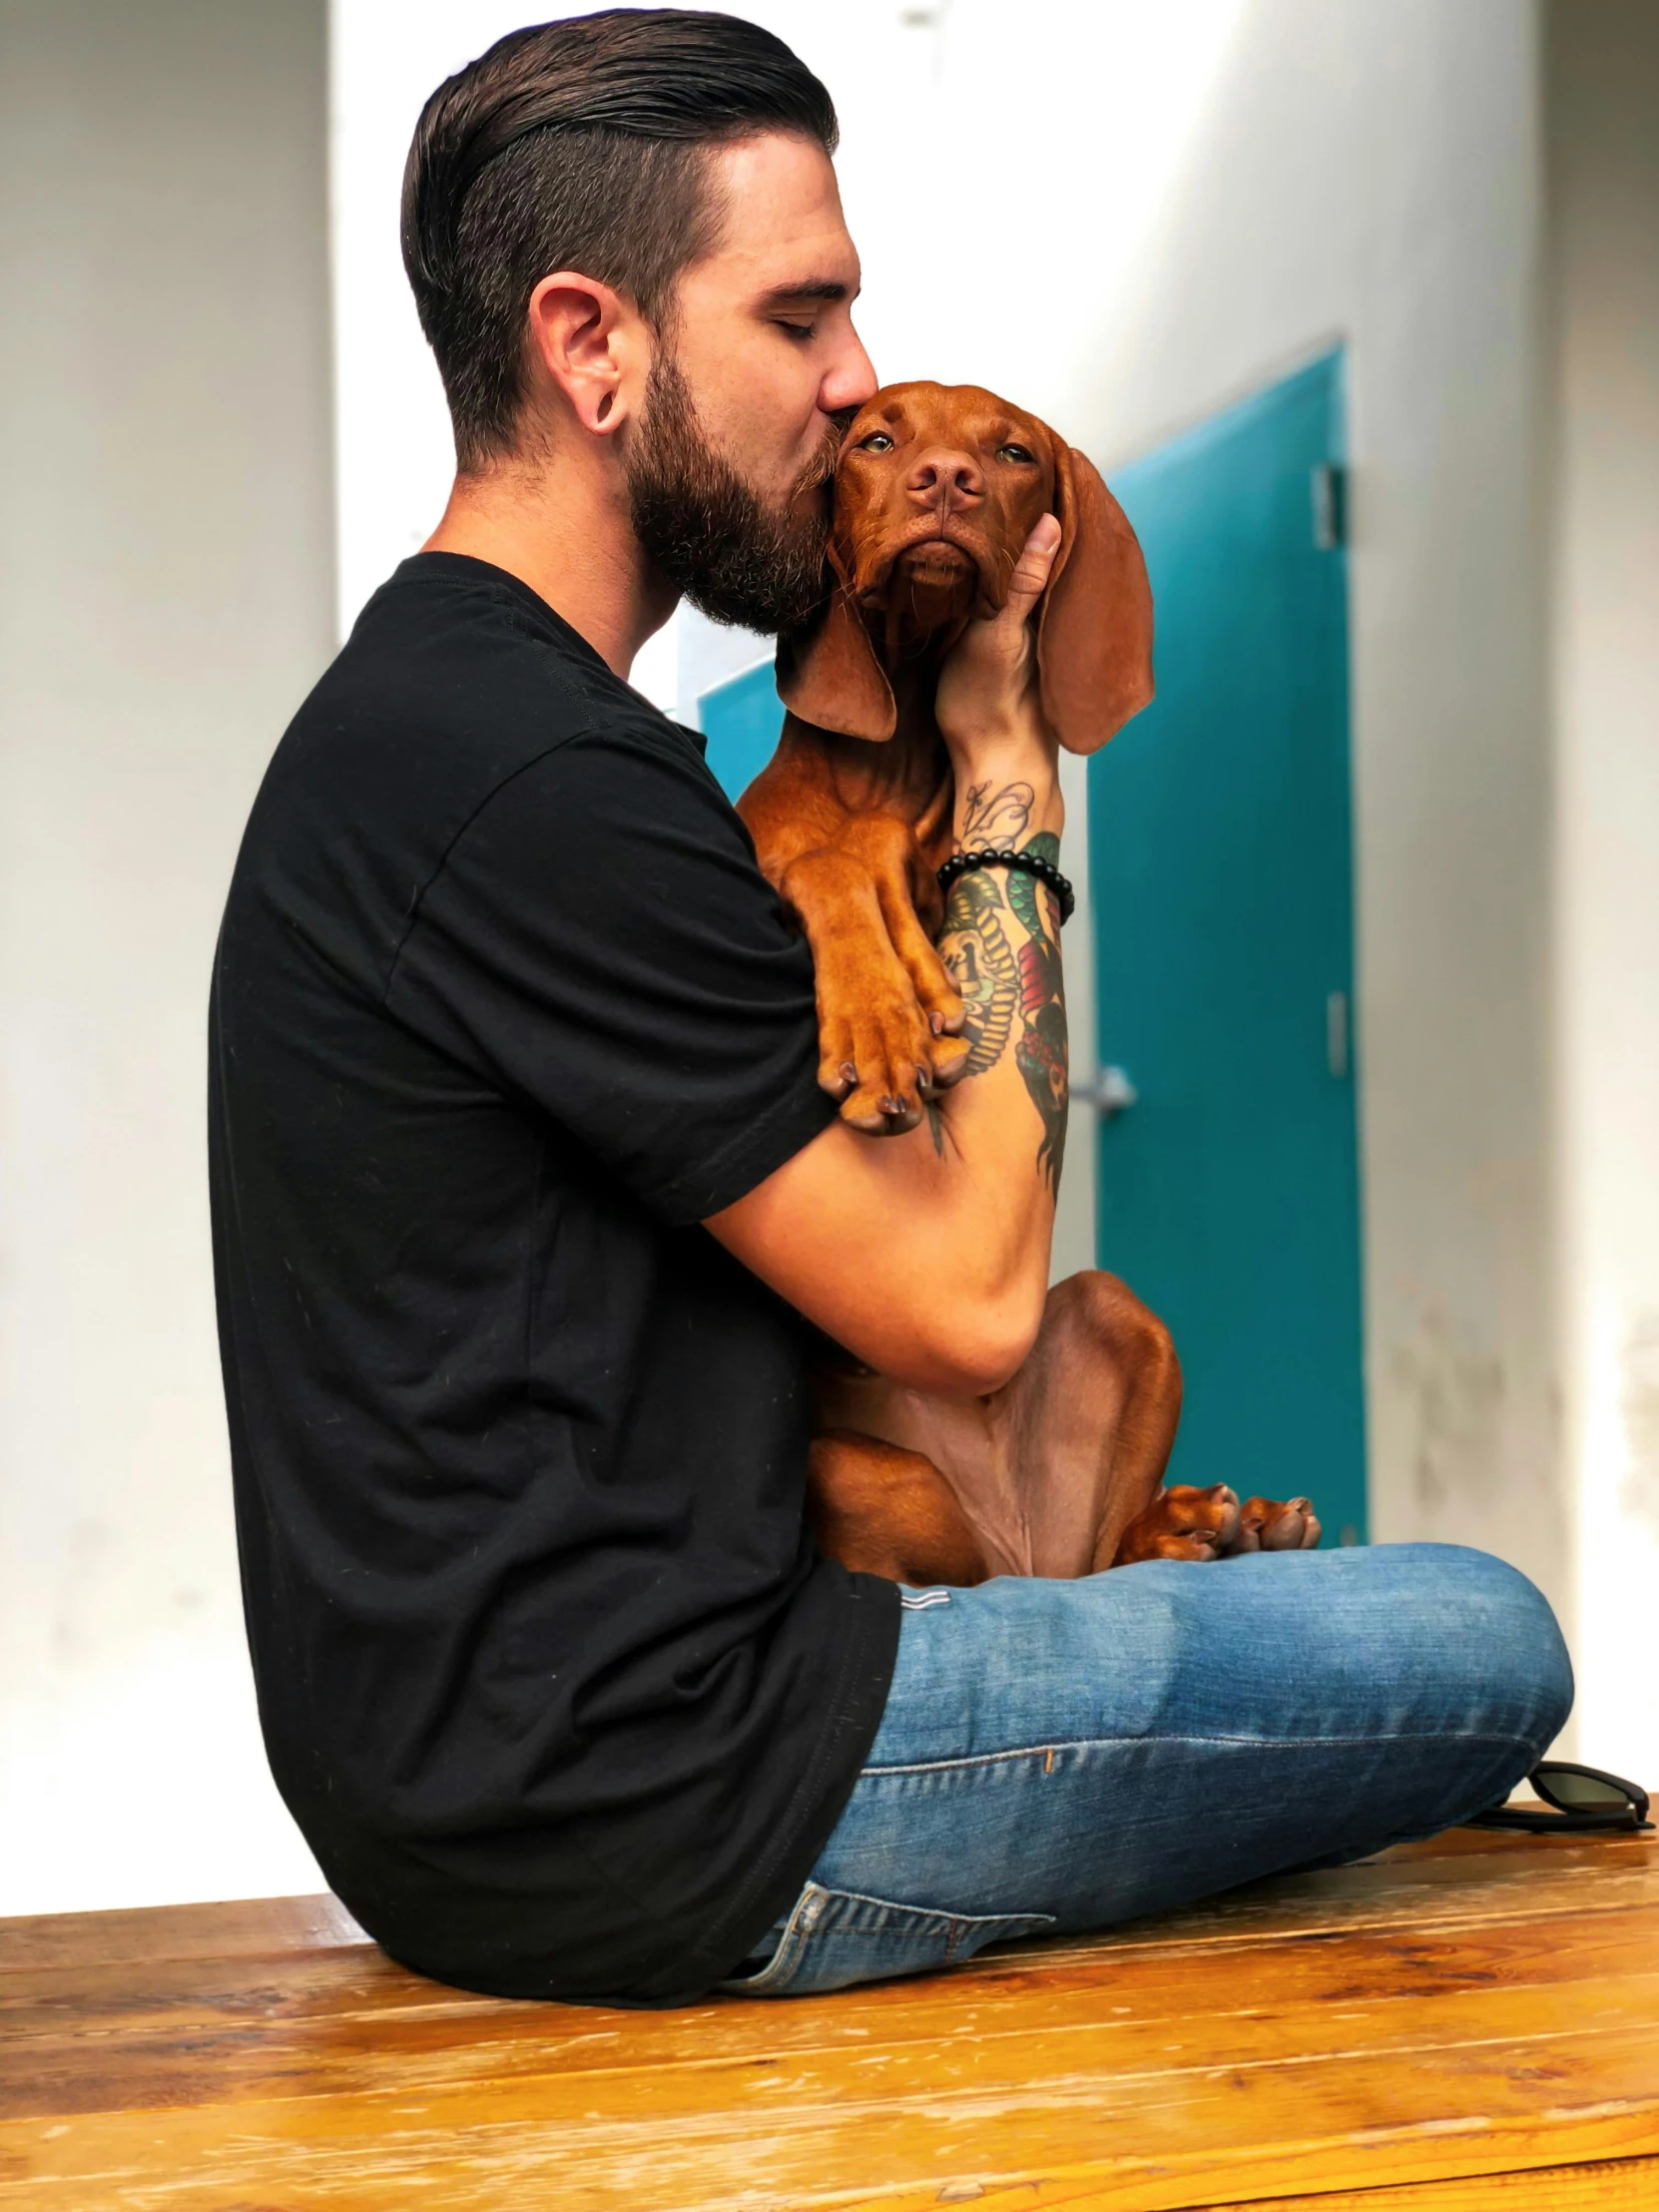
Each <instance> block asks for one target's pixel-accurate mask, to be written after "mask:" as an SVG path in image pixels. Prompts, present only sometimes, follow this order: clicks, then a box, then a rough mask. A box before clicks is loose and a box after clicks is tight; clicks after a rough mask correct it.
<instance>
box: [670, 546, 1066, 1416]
mask: <svg viewBox="0 0 1659 2212" xmlns="http://www.w3.org/2000/svg"><path fill="white" fill-rule="evenodd" d="M1058 537H1059V532H1058V527H1057V525H1051V526H1050V528H1049V529H1048V530H1045V529H1044V528H1043V526H1042V525H1039V526H1038V530H1037V531H1036V532H1034V533H1033V537H1032V541H1031V544H1030V545H1029V546H1028V547H1027V548H1026V552H1025V555H1024V556H1023V557H1022V560H1021V563H1020V566H1019V568H1018V569H1017V570H1016V572H1015V587H1014V589H1013V590H1012V591H1011V592H1010V595H1009V604H1008V607H1007V609H1005V610H1004V613H1003V614H1002V615H1001V616H998V617H997V618H996V619H995V620H994V621H992V622H985V623H978V624H975V625H973V626H972V628H971V630H970V632H969V634H968V636H967V637H966V638H964V640H963V643H962V646H961V647H959V648H958V650H957V654H956V655H955V656H954V657H953V660H952V663H951V666H950V668H949V669H948V670H947V672H946V677H945V679H944V680H943V681H942V682H941V685H940V693H939V720H940V727H941V729H942V730H943V731H944V734H945V738H946V741H947V743H948V744H949V745H950V748H951V753H952V759H953V765H954V767H955V772H956V834H957V842H958V844H959V845H964V844H965V845H972V846H974V847H984V846H990V847H995V848H997V849H1001V850H1024V849H1032V850H1036V851H1039V852H1043V853H1046V854H1047V855H1048V856H1050V857H1053V856H1055V855H1057V853H1058V850H1059V836H1060V830H1061V828H1062V824H1063V810H1062V806H1061V801H1060V794H1059V783H1058V777H1057V774H1056V769H1055V746H1054V741H1053V738H1052V735H1051V734H1050V733H1049V732H1048V731H1047V730H1046V728H1045V727H1044V726H1043V723H1042V720H1041V716H1040V712H1039V710H1038V707H1037V699H1036V686H1035V682H1034V669H1033V665H1032V664H1033V660H1034V655H1033V652H1032V647H1031V640H1030V632H1029V627H1028V622H1027V617H1028V615H1029V611H1030V609H1031V607H1032V605H1033V604H1034V602H1035V599H1036V597H1037V595H1038V593H1040V591H1041V589H1042V586H1043V583H1044V582H1045V581H1046V579H1047V574H1048V569H1049V566H1050V565H1051V563H1052V559H1053V548H1054V545H1055V544H1057V543H1058ZM940 945H941V950H942V951H943V953H944V955H945V959H946V961H947V963H948V964H949V966H950V968H951V970H952V973H953V975H954V977H955V980H956V984H957V988H958V989H959V990H960V991H961V992H962V995H963V997H964V999H965V1000H966V1001H967V1007H968V1014H967V1027H966V1034H967V1036H968V1038H969V1041H970V1046H971V1050H970V1053H969V1059H968V1071H967V1073H966V1074H965V1075H964V1076H963V1078H962V1080H961V1081H960V1082H959V1083H958V1084H957V1085H956V1086H955V1087H954V1088H953V1089H952V1090H950V1091H948V1092H946V1093H945V1094H944V1095H943V1096H942V1097H941V1098H940V1099H939V1100H938V1101H937V1102H936V1103H935V1104H934V1106H933V1107H932V1108H931V1110H930V1112H929V1114H928V1117H927V1120H926V1122H924V1124H923V1125H922V1127H920V1128H919V1129H915V1130H912V1131H910V1132H909V1133H908V1134H907V1135H905V1136H902V1137H884V1138H876V1139H872V1138H869V1137H865V1136H860V1135H859V1134H857V1133H856V1132H855V1131H853V1130H851V1129H848V1128H847V1127H846V1125H845V1124H844V1123H841V1122H834V1123H832V1124H831V1125H830V1127H829V1128H828V1129H827V1130H825V1131H824V1133H823V1135H822V1136H820V1137H818V1138H817V1139H816V1140H815V1141H814V1142H813V1143H812V1144H810V1145H808V1146H807V1147H806V1149H805V1150H804V1151H802V1152H800V1153H798V1154H797V1155H796V1157H795V1158H794V1159H793V1160H789V1161H787V1162H786V1163H785V1165H784V1166H783V1167H781V1168H779V1169H778V1170H777V1171H776V1173H774V1174H773V1175H771V1176H769V1177H768V1178H767V1180H766V1182H764V1183H763V1184H761V1185H760V1186H759V1187H758V1188H757V1189H756V1190H754V1191H751V1192H750V1193H749V1194H748V1196H747V1197H745V1198H742V1199H740V1200H739V1201H738V1203H737V1204H736V1205H735V1206H730V1207H728V1208H727V1209H726V1210H725V1211H724V1212H723V1213H720V1214H717V1215H715V1216H714V1217H713V1218H712V1219H711V1220H710V1222H709V1223H708V1227H709V1229H710V1230H711V1231H712V1232H713V1234H714V1235H715V1236H716V1237H718V1238H719V1239H720V1241H721V1243H722V1244H724V1245H725V1246H726V1247H727V1248H728V1250H729V1251H731V1252H732V1253H734V1254H735V1255H736V1257H737V1258H738V1259H740V1260H742V1261H743V1262H744V1264H745V1265H746V1266H747V1267H749V1268H751V1269H753V1271H754V1272H755V1273H756V1274H757V1275H759V1276H760V1277H761V1278H762V1279H763V1280H764V1281H766V1282H767V1283H770V1284H771V1285H772V1287H773V1288H774V1289H775V1290H776V1291H778V1292H779V1293H780V1295H781V1296H782V1297H784V1298H786V1299H788V1301H789V1302H790V1304H791V1305H792V1306H795V1307H796V1308H798V1309H799V1310H800V1311H801V1312H802V1313H804V1314H806V1315H807V1316H808V1318H809V1319H810V1320H812V1321H814V1322H816V1323H817V1324H818V1325H819V1327H820V1328H822V1329H824V1330H826V1331H827V1332H828V1333H829V1335H830V1336H831V1337H833V1338H834V1339H835V1341H836V1342H837V1343H838V1344H842V1345H844V1346H845V1347H846V1349H847V1350H848V1351H849V1352H851V1353H853V1354H855V1355H856V1357H857V1358H859V1359H861V1360H863V1361H865V1362H867V1363H868V1365H869V1366H871V1367H872V1368H876V1369H878V1370H879V1371H880V1372H881V1373H882V1374H883V1375H888V1376H891V1377H892V1378H893V1379H894V1380H895V1381H898V1382H901V1383H910V1384H911V1385H913V1386H914V1387H916V1388H920V1389H927V1390H934V1391H942V1392H945V1393H946V1394H950V1395H959V1396H968V1395H974V1394H977V1393H979V1392H982V1391H986V1390H991V1389H994V1388H996V1387H998V1386H999V1385H1000V1384H1001V1383H1004V1382H1006V1381H1007V1380H1008V1378H1009V1377H1010V1376H1011V1375H1012V1374H1013V1373H1014V1372H1015V1371H1016V1370H1017V1369H1018V1368H1019V1366H1020V1365H1021V1364H1022V1362H1023V1361H1024V1359H1025V1356H1026V1353H1027V1352H1028V1351H1029V1350H1030V1347H1031V1343H1032V1341H1033V1339H1034V1338H1035V1336H1036V1333H1037V1328H1038V1324H1039V1323H1040V1321H1041V1318H1042V1309H1043V1299H1044V1296H1045V1293H1046V1289H1047V1282H1048V1256H1049V1245H1050V1242H1051V1239H1052V1236H1053V1228H1054V1191H1055V1186H1056V1184H1057V1181H1058V1177H1059V1168H1060V1151H1061V1147H1062V1144H1063V1142H1064V1131H1065V1096H1066V1093H1065V1081H1066V1076H1065V996H1064V988H1063V979H1062V971H1061V964H1060V952H1059V930H1058V916H1057V914H1056V912H1055V909H1054V903H1053V900H1052V897H1051V895H1050V894H1049V893H1048V891H1047V890H1045V889H1043V888H1041V887H1040V886H1039V885H1038V884H1037V883H1036V882H1035V881H1034V880H1033V879H1032V878H1031V877H1030V876H1028V875H1024V874H1019V873H1016V872H1015V871H1013V870H1009V869H1002V868H987V869H983V870H981V871H979V872H977V873H974V874H969V875H964V876H962V877H960V878H959V879H958V880H957V882H956V883H955V884H953V885H952V887H951V892H950V896H949V899H948V901H947V904H946V912H945V923H944V929H943V932H942V935H941V939H940Z"/></svg>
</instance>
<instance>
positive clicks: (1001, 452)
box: [996, 445, 1036, 462]
mask: <svg viewBox="0 0 1659 2212" xmlns="http://www.w3.org/2000/svg"><path fill="white" fill-rule="evenodd" d="M996 457H997V459H998V460H999V461H1026V462H1030V461H1034V460H1035V459H1036V455H1035V454H1034V453H1028V452H1027V451H1026V450H1025V447H1024V446H1023V445H999V446H998V447H997V449H996Z"/></svg>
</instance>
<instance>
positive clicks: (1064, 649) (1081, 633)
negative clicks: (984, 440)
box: [1037, 438, 1152, 753]
mask: <svg viewBox="0 0 1659 2212" xmlns="http://www.w3.org/2000/svg"><path fill="white" fill-rule="evenodd" d="M1054 503H1055V510H1056V512H1057V514H1058V516H1059V521H1060V532H1061V535H1060V550H1059V552H1058V553H1057V554H1056V555H1055V558H1054V570H1053V574H1052V575H1051V576H1050V578H1049V581H1048V589H1047V591H1046V592H1045V593H1044V594H1043V603H1042V608H1041V610H1040V612H1039V614H1038V617H1037V666H1038V669H1039V671H1040V672H1041V677H1042V699H1043V711H1044V713H1045V714H1046V715H1047V716H1048V719H1049V721H1050V722H1051V723H1052V724H1053V726H1054V728H1055V730H1056V731H1057V732H1058V734H1059V739H1060V743H1061V744H1062V745H1063V746H1064V747H1065V749H1066V751H1067V752H1068V753H1094V752H1096V751H1098V749H1099V748H1100V747H1101V746H1103V745H1104V744H1105V743H1106V741H1107V739H1108V738H1110V737H1113V736H1115V735H1116V733H1117V732H1118V731H1119V730H1121V729H1122V727H1123V725H1124V724H1125V723H1126V722H1127V721H1128V720H1129V717H1130V716H1131V715H1133V714H1138V713H1139V712H1140V710H1141V709H1142V708H1143V707H1144V706H1145V705H1146V703H1147V701H1148V700H1149V699H1150V698H1151V697H1152V589H1151V586H1150V585H1149V584H1148V583H1147V580H1146V563H1145V561H1144V560H1143V559H1142V558H1141V548H1140V544H1139V541H1138V540H1137V539H1136V536H1135V533H1134V531H1133V530H1131V529H1130V527H1129V518H1128V516H1127V515H1126V514H1125V513H1124V511H1123V509H1122V508H1121V507H1120V506H1119V505H1118V503H1117V501H1116V500H1115V499H1114V498H1113V497H1112V495H1111V493H1110V492H1109V491H1108V490H1107V489H1106V486H1105V484H1104V482H1103V481H1102V479H1101V474H1100V471H1099V469H1097V468H1096V467H1095V465H1094V463H1093V461H1091V460H1090V459H1089V457H1088V455H1087V454H1086V453H1079V452H1078V451H1077V449H1076V448H1075V447H1074V446H1069V445H1066V444H1065V443H1064V442H1063V441H1062V440H1061V439H1060V438H1056V439H1055V440H1054Z"/></svg>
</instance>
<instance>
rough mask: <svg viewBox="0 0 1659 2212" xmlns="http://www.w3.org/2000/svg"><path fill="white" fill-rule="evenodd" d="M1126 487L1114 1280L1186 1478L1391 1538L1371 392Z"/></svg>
mask: <svg viewBox="0 0 1659 2212" xmlns="http://www.w3.org/2000/svg"><path fill="white" fill-rule="evenodd" d="M1342 368H1343V363H1342V355H1341V353H1340V352H1335V353H1332V354H1329V355H1327V356H1326V357H1325V358H1323V359H1321V360H1318V361H1315V362H1314V363H1312V364H1311V365H1310V366H1309V367H1307V368H1305V369H1302V370H1300V371H1299V372H1298V373H1297V374H1295V375H1293V376H1290V377H1287V378H1286V379H1284V380H1283V381H1282V382H1280V383H1276V384H1275V385H1273V386H1272V387H1271V388H1270V389H1268V390H1266V391H1263V392H1259V393H1257V394H1255V395H1254V396H1253V397H1251V398H1249V399H1247V400H1245V401H1243V402H1242V403H1240V404H1239V405H1236V406H1232V407H1229V408H1227V409H1226V410H1225V411H1224V412H1222V413H1220V414H1218V415H1216V416H1214V417H1213V418H1212V419H1211V420H1209V421H1207V422H1205V423H1204V424H1202V425H1201V426H1200V427H1199V428H1197V429H1195V430H1192V431H1190V432H1188V433H1186V434H1185V435H1183V436H1181V437H1179V438H1176V439H1174V440H1172V441H1171V442H1170V443H1169V444H1167V445H1164V446H1162V447H1160V448H1159V449H1158V450H1157V451H1155V452H1153V453H1150V454H1148V455H1146V456H1145V457H1144V458H1143V459H1141V460H1139V461H1137V462H1135V463H1134V464H1133V465H1131V466H1129V467H1127V468H1124V469H1122V470H1121V471H1119V472H1117V473H1116V474H1115V475H1114V477H1113V483H1112V488H1113V490H1114V491H1115V492H1116V494H1117V496H1118V498H1119V499H1120V500H1121V501H1122V503H1123V506H1124V508H1125V511H1126V512H1127V513H1128V515H1129V518H1130V520H1131V521H1132V522H1133V524H1134V526H1135V529H1136V532H1137V534H1138V535H1139V537H1140V541H1141V544H1142V547H1143V548H1144V550H1145V553H1146V559H1147V567H1148V570H1149V572H1150V574H1151V579H1152V592H1153V603H1154V607H1155V610H1156V622H1157V647H1156V668H1157V681H1158V696H1157V698H1156V700H1155V701H1154V703H1153V704H1152V706H1151V707H1149V708H1148V709H1147V710H1146V711H1145V713H1143V714H1141V715H1139V716H1137V718H1136V719H1135V720H1134V721H1133V722H1131V723H1130V724H1129V725H1128V727H1127V728H1126V729H1125V730H1123V731H1122V732H1121V733H1120V735H1119V736H1118V737H1117V738H1116V739H1114V741H1113V742H1112V744H1111V745H1110V746H1108V747H1107V748H1106V750H1105V751H1104V752H1103V753H1101V754H1100V755H1099V756H1097V757H1096V759H1095V760H1093V761H1092V762H1091V763H1090V768H1089V851H1090V882H1091V891H1092V898H1093V914H1094V937H1095V974H1096V992H1097V1001H1098V1003H1097V1021H1098V1030H1097V1034H1098V1036H1099V1039H1100V1059H1101V1062H1102V1065H1103V1070H1104V1073H1103V1077H1102V1082H1101V1084H1100V1086H1099V1130H1098V1137H1097V1144H1098V1155H1097V1171H1098V1183H1097V1190H1098V1194H1099V1195H1098V1226H1097V1248H1096V1249H1097V1255H1098V1259H1099V1264H1100V1265H1101V1266H1102V1267H1105V1268H1109V1269H1111V1270H1112V1272H1113V1273H1114V1274H1117V1275H1121V1276H1122V1277H1123V1278H1124V1279H1125V1280H1126V1281H1127V1282H1128V1283H1129V1284H1130V1285H1131V1287H1132V1288H1133V1289H1134V1290H1135V1291H1137V1292H1138V1293H1139V1294H1140V1296H1141V1297H1143V1298H1144V1299H1145V1300H1146V1302H1147V1303H1148V1305H1150V1306H1151V1307H1152V1308H1153V1309H1154V1310H1155V1311H1156V1312H1157V1313H1159V1314H1160V1315H1162V1317H1163V1319H1164V1320H1165V1321H1166V1322H1167V1323H1168V1325H1169V1327H1170V1329H1171V1330H1172V1332H1173V1334H1174V1337H1175V1343H1176V1348H1177V1350H1178V1352H1179V1354H1180V1357H1181V1362H1182V1367H1183V1370H1184V1372H1185V1376H1186V1384H1187V1395H1186V1409H1185V1412H1184V1414H1183V1418H1182V1424H1181V1432H1180V1436H1179V1438H1178V1440H1177V1443H1176V1447H1175V1455H1174V1458H1173V1460H1172V1462H1171V1466H1170V1473H1169V1479H1170V1480H1171V1481H1174V1482H1199V1483H1206V1482H1214V1481H1227V1482H1231V1483H1232V1484H1233V1486H1234V1487H1235V1488H1236V1489H1237V1490H1238V1491H1239V1493H1240V1495H1241V1496H1247V1495H1249V1494H1251V1493H1252V1492H1256V1491H1260V1492H1262V1493H1265V1494H1267V1495H1270V1496H1278V1497H1287V1496H1291V1495H1294V1494H1296V1493H1298V1492H1302V1491H1306V1492H1307V1493H1308V1494H1309V1495H1310V1496H1311V1497H1313V1499H1314V1500H1315V1503H1316V1505H1317V1506H1318V1508H1319V1511H1320V1514H1321V1517H1322V1519H1323V1521H1324V1523H1325V1531H1326V1534H1325V1541H1326V1542H1327V1543H1328V1544H1329V1543H1336V1542H1347V1543H1359V1542H1363V1541H1364V1540H1365V1537H1366V1466H1365V1396H1364V1383H1363V1375H1362V1352H1361V1303H1360V1302H1361V1289H1360V1267H1361V1244H1360V1184H1359V1159H1358V1138H1357V1128H1356V1086H1355V1051H1356V1039H1357V1028H1356V1023H1355V1020H1354V943H1353V938H1354V923H1353V915H1354V893H1353V860H1352V832H1351V821H1350V794H1349V709H1348V598H1347V574H1346V555H1345V552H1344V546H1343V536H1344V532H1343V503H1344V502H1343V489H1344V478H1343V471H1342V460H1343V376H1342Z"/></svg>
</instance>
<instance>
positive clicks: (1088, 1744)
mask: <svg viewBox="0 0 1659 2212" xmlns="http://www.w3.org/2000/svg"><path fill="white" fill-rule="evenodd" d="M1528 1741H1530V1739H1529V1738H1527V1737H1525V1736H1522V1735H1520V1734H1519V1733H1518V1732H1514V1731H1503V1732H1501V1733H1497V1734H1494V1733H1491V1732H1489V1731H1487V1730H1484V1729H1460V1728H1456V1729H1447V1728H1414V1729H1401V1730H1399V1731H1398V1732H1397V1733H1396V1732H1394V1731H1392V1730H1381V1729H1379V1730H1368V1731H1367V1732H1366V1733H1364V1734H1362V1735H1358V1736H1172V1735H1170V1734H1169V1733H1168V1732H1167V1731H1166V1730H1160V1731H1158V1732H1157V1733H1156V1734H1150V1735H1145V1736H1074V1737H1070V1738H1068V1739H1066V1740H1064V1741H1057V1742H1055V1743H1044V1744H1020V1745H1017V1746H1015V1747H1014V1748H1013V1749H1012V1750H1009V1751H982V1752H972V1753H969V1754H967V1755H966V1756H965V1757H963V1758H960V1759H917V1760H910V1761H906V1762H905V1763H904V1764H902V1765H899V1766H892V1767H863V1768H860V1770H859V1774H858V1779H859V1781H860V1782H861V1781H863V1780H864V1779H865V1778H866V1777H874V1776H877V1775H885V1774H943V1773H947V1772H949V1771H950V1770H952V1769H955V1768H959V1767H992V1766H997V1765H999V1764H1001V1763H1003V1762H1004V1761H1007V1760H1010V1759H1037V1758H1041V1757H1044V1756H1046V1755H1047V1754H1049V1753H1051V1752H1057V1751H1099V1750H1108V1749H1111V1748H1113V1747H1114V1746H1118V1745H1123V1744H1154V1745H1162V1744H1201V1745H1202V1744H1211V1745H1233V1746H1235V1747H1236V1748H1238V1749H1239V1750H1250V1751H1318V1750H1321V1749H1324V1748H1328V1747H1330V1746H1333V1745H1349V1744H1378V1745H1383V1744H1520V1743H1526V1742H1528Z"/></svg>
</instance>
